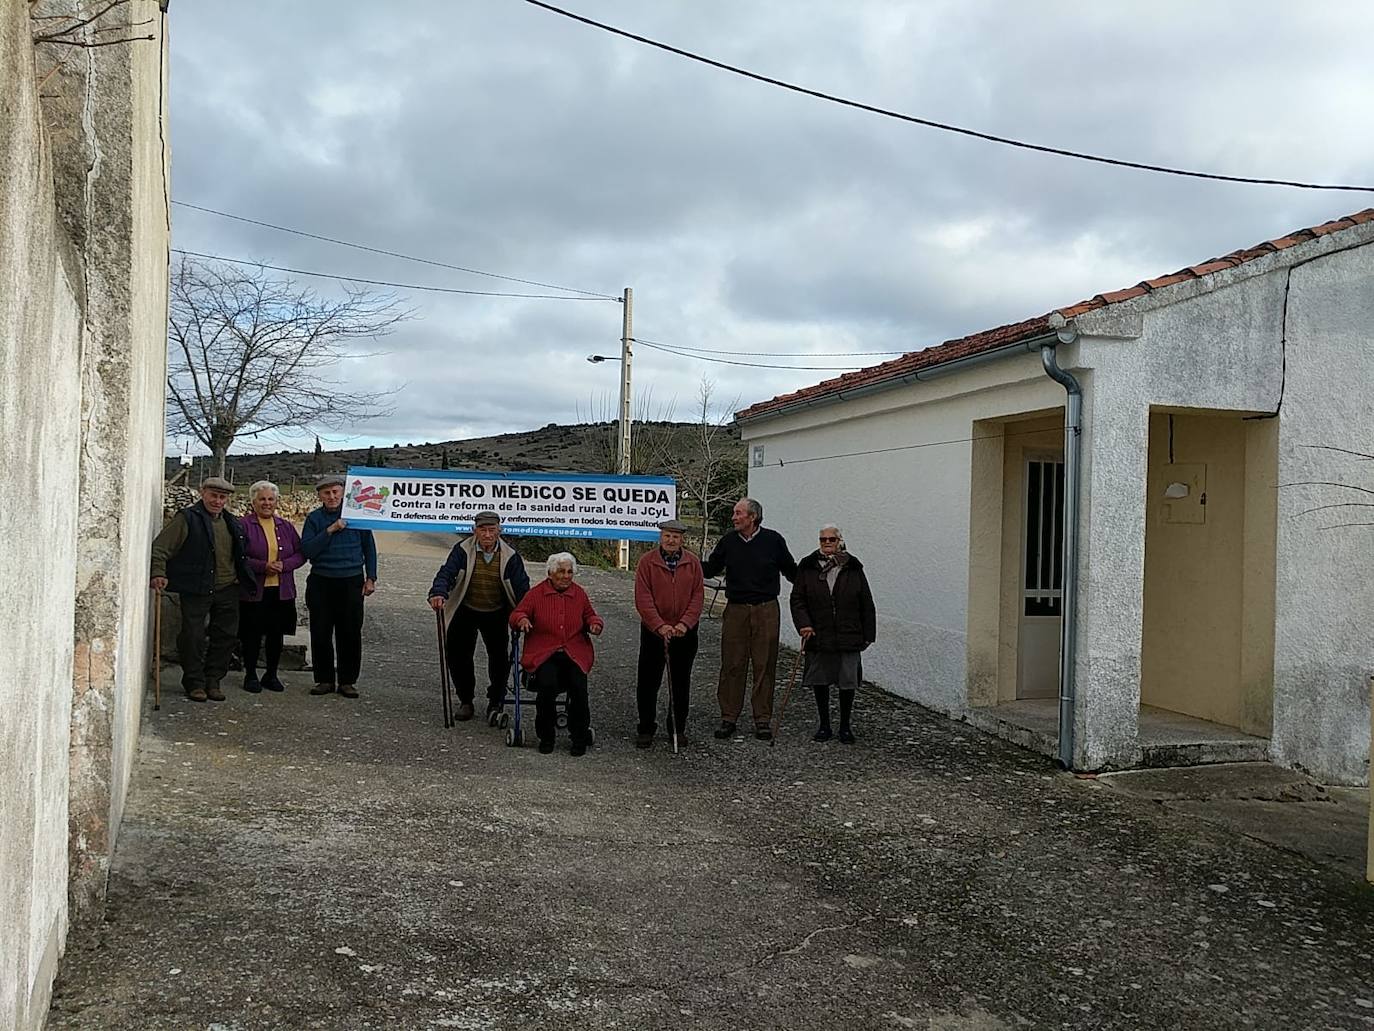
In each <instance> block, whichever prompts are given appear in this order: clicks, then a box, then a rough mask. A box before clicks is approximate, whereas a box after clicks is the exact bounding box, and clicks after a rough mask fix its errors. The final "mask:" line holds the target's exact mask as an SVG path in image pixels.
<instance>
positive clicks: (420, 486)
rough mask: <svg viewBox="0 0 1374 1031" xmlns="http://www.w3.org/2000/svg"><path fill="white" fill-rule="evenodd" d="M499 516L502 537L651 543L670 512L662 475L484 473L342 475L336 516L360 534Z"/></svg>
mask: <svg viewBox="0 0 1374 1031" xmlns="http://www.w3.org/2000/svg"><path fill="white" fill-rule="evenodd" d="M488 510H489V511H492V512H496V513H497V514H498V515H500V516H501V524H502V525H501V531H502V533H507V534H512V535H517V536H518V535H530V536H539V537H593V538H604V539H608V540H626V539H628V540H641V541H656V540H658V524H659V523H660V522H662V521H663V520H665V519H672V518H673V517H674V516H676V515H677V483H676V482H675V481H674V480H673V479H671V478H670V477H667V476H609V475H592V474H586V475H584V474H581V473H487V472H475V471H468V470H442V471H440V470H436V469H367V468H354V469H349V470H348V485H347V486H346V487H345V488H344V503H343V517H344V519H346V520H347V521H348V523H349V525H350V526H356V527H358V528H360V529H367V530H429V531H433V532H436V533H467V532H469V531H471V530H472V520H473V517H474V516H476V515H477V513H478V512H486V511H488Z"/></svg>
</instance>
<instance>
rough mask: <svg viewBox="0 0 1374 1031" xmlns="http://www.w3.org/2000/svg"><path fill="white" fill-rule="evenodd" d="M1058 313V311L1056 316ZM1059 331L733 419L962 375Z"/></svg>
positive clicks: (1030, 348) (1037, 345) (1032, 347)
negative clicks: (959, 373) (977, 366)
mask: <svg viewBox="0 0 1374 1031" xmlns="http://www.w3.org/2000/svg"><path fill="white" fill-rule="evenodd" d="M1055 314H1056V315H1057V314H1058V313H1057V312H1056V313H1055ZM1057 334H1058V330H1051V331H1050V332H1048V333H1040V334H1037V335H1036V336H1033V337H1031V338H1030V339H1028V340H1019V341H1017V342H1016V343H1014V344H1006V345H1005V346H1002V347H997V348H994V349H993V350H991V351H982V352H979V353H978V354H969V355H965V356H964V357H962V358H951V359H950V360H949V361H947V362H940V363H938V364H936V365H928V366H926V367H925V368H923V369H914V370H912V371H911V372H906V373H903V374H902V375H900V376H893V377H892V378H891V379H884V380H879V381H878V382H876V383H865V384H864V385H863V386H860V387H855V388H853V389H852V390H837V391H835V392H834V393H831V394H823V395H821V396H820V397H811V398H804V399H802V400H800V401H791V402H788V403H787V404H785V405H783V406H782V407H781V408H774V409H772V410H770V411H767V412H760V413H759V414H758V415H750V416H745V417H744V418H742V419H741V418H739V417H736V419H735V424H736V425H743V424H744V423H749V422H757V421H759V420H761V419H772V418H775V417H777V416H780V415H788V414H791V413H792V412H796V411H802V410H805V409H807V408H818V407H820V406H822V405H829V404H837V403H838V402H840V401H853V400H854V399H855V398H860V397H867V396H868V395H870V394H878V393H881V392H882V391H884V390H894V389H896V388H897V387H904V386H907V385H908V384H910V383H915V382H917V381H924V380H928V379H937V378H939V377H941V376H948V375H951V374H953V373H956V372H963V371H964V370H965V369H971V368H973V367H974V366H976V365H985V364H987V363H988V362H993V361H997V360H998V359H1001V358H1015V357H1017V356H1018V355H1023V354H1035V353H1036V352H1037V351H1039V350H1041V348H1042V347H1043V346H1044V345H1045V343H1046V342H1058V339H1059V337H1058V335H1057Z"/></svg>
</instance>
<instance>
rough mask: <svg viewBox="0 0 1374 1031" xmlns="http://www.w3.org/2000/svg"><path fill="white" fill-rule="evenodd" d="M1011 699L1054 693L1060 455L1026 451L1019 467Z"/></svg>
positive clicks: (1059, 619)
mask: <svg viewBox="0 0 1374 1031" xmlns="http://www.w3.org/2000/svg"><path fill="white" fill-rule="evenodd" d="M1021 483H1022V494H1021V499H1022V500H1021V530H1022V533H1021V563H1020V571H1021V581H1020V582H1021V590H1020V599H1019V602H1018V606H1017V621H1018V622H1017V641H1018V644H1019V647H1018V649H1017V651H1018V656H1017V672H1016V697H1017V698H1054V697H1056V696H1057V695H1058V694H1059V634H1060V628H1061V625H1062V623H1063V606H1064V598H1063V594H1064V575H1063V560H1064V455H1063V452H1062V451H1059V452H1032V453H1028V454H1027V455H1026V456H1025V462H1024V465H1023V467H1022V476H1021Z"/></svg>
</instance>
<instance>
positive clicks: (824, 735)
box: [811, 727, 835, 741]
mask: <svg viewBox="0 0 1374 1031" xmlns="http://www.w3.org/2000/svg"><path fill="white" fill-rule="evenodd" d="M834 736H835V735H834V734H833V733H832V732H831V730H830V728H829V727H821V728H819V729H818V730H817V731H816V733H814V734H812V735H811V740H812V741H829V740H830V739H831V738H832V737H834Z"/></svg>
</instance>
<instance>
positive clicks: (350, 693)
mask: <svg viewBox="0 0 1374 1031" xmlns="http://www.w3.org/2000/svg"><path fill="white" fill-rule="evenodd" d="M339 694H341V695H343V696H344V697H345V698H357V697H358V689H357V688H356V687H355V686H354V685H352V684H340V685H339Z"/></svg>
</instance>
